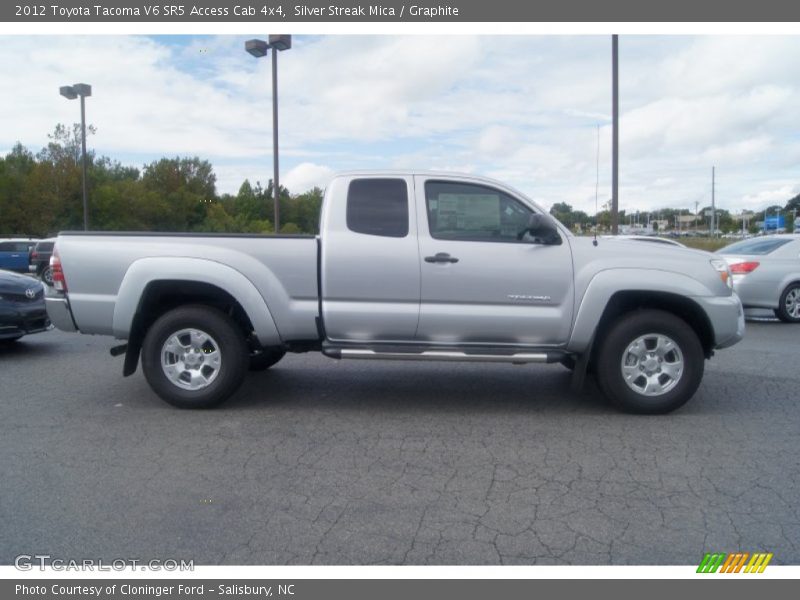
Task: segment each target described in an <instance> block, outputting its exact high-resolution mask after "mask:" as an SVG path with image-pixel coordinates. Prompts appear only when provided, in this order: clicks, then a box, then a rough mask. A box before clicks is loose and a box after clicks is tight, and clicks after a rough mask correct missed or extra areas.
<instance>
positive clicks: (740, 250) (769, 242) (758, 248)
mask: <svg viewBox="0 0 800 600" xmlns="http://www.w3.org/2000/svg"><path fill="white" fill-rule="evenodd" d="M791 241H792V240H791V239H788V238H779V239H757V240H745V241H743V242H737V243H735V244H731V245H730V246H726V247H725V248H722V249H721V250H718V251H717V252H718V253H719V254H769V253H770V252H772V251H774V250H777V249H778V248H780V247H781V246H783V245H784V244H788V243H789V242H791Z"/></svg>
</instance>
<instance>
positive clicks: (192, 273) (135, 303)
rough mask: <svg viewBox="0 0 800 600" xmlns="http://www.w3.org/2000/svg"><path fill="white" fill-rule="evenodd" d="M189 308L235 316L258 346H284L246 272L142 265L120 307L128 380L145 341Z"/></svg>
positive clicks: (131, 272) (134, 270)
mask: <svg viewBox="0 0 800 600" xmlns="http://www.w3.org/2000/svg"><path fill="white" fill-rule="evenodd" d="M187 304H199V305H205V306H212V307H214V308H217V309H220V310H222V311H223V312H225V313H226V314H229V315H230V316H231V317H232V318H233V319H234V321H235V322H236V323H238V324H239V326H240V327H241V328H242V331H243V333H244V335H245V336H247V337H252V338H254V339H255V340H256V341H257V345H258V344H260V345H261V346H276V345H280V344H281V343H282V342H281V337H280V334H279V332H278V329H277V327H276V326H275V322H274V320H273V318H272V315H271V313H270V311H269V307H268V306H267V303H266V301H265V300H264V298H263V297H262V296H261V294H260V293H259V291H258V290H257V289H256V287H255V286H254V285H253V284H252V283H251V282H250V281H249V280H248V279H247V278H246V277H245V276H244V275H242V274H241V273H240V272H238V271H236V270H235V269H233V268H231V267H228V266H226V265H223V264H220V263H217V262H214V261H209V260H203V259H188V258H184V259H170V260H169V261H166V260H165V259H160V258H150V259H142V260H140V261H137V262H136V263H134V264H133V265H132V266H131V268H129V269H128V272H127V273H126V275H125V278H124V279H123V281H122V284H121V286H120V290H119V293H118V296H117V302H116V304H115V307H114V325H113V328H114V335H115V336H116V337H118V338H121V339H127V340H128V348H127V351H126V356H125V366H124V369H123V374H124V375H126V376H127V375H130V374H132V373H133V372H135V370H136V366H137V364H138V359H139V352H140V350H141V344H142V341H143V340H144V336H145V335H146V333H147V330H148V329H149V327H150V326H151V325H152V324H153V323H154V322H155V320H156V319H157V318H158V317H160V316H161V315H163V314H164V313H165V312H167V311H169V310H172V309H174V308H177V307H179V306H184V305H187Z"/></svg>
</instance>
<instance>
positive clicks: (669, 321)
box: [596, 310, 705, 414]
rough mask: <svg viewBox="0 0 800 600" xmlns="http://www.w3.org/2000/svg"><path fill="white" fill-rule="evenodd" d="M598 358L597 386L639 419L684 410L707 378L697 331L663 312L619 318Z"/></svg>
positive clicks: (649, 311) (615, 402) (602, 345)
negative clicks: (637, 414)
mask: <svg viewBox="0 0 800 600" xmlns="http://www.w3.org/2000/svg"><path fill="white" fill-rule="evenodd" d="M598 350H599V352H598V354H597V369H596V372H597V383H598V385H599V387H600V390H601V391H602V392H603V394H604V395H605V396H606V397H607V398H608V399H609V400H610V401H611V402H612V403H613V404H614V405H616V406H617V407H618V408H620V409H621V410H623V411H626V412H632V413H639V414H660V413H668V412H670V411H673V410H675V409H676V408H678V407H680V406H683V404H685V403H686V402H687V401H688V400H689V399H690V398H691V397H692V396H693V395H694V393H695V392H696V391H697V388H698V386H699V385H700V381H701V380H702V378H703V369H704V367H705V355H704V353H703V347H702V346H701V344H700V340H699V339H698V337H697V334H696V333H695V332H694V330H693V329H692V328H691V327H690V326H689V325H688V324H687V323H686V322H685V321H683V320H682V319H680V318H678V317H676V316H675V315H673V314H672V313H668V312H665V311H661V310H640V311H636V312H632V313H628V314H626V315H623V316H622V317H620V318H619V319H618V320H617V321H616V322H615V323H614V324H613V325H612V327H611V329H610V330H609V331H608V333H607V335H606V336H605V339H604V340H603V342H602V344H601V345H600V347H599V349H598Z"/></svg>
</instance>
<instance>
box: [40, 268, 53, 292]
mask: <svg viewBox="0 0 800 600" xmlns="http://www.w3.org/2000/svg"><path fill="white" fill-rule="evenodd" d="M41 278H42V281H43V282H44V283H45V284H47V285H49V286H50V287H53V269H51V268H50V266H49V265H48V266H46V267H45V268H44V269H43V270H42V274H41Z"/></svg>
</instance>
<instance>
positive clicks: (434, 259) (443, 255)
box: [425, 252, 458, 263]
mask: <svg viewBox="0 0 800 600" xmlns="http://www.w3.org/2000/svg"><path fill="white" fill-rule="evenodd" d="M425 262H429V263H457V262H458V259H457V258H455V257H453V256H450V255H449V254H448V253H447V252H439V253H437V254H436V256H426V257H425Z"/></svg>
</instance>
